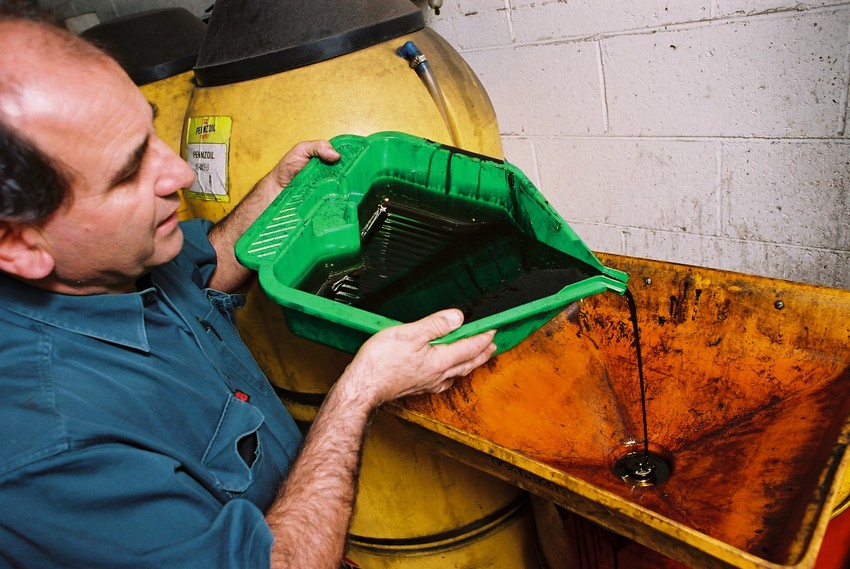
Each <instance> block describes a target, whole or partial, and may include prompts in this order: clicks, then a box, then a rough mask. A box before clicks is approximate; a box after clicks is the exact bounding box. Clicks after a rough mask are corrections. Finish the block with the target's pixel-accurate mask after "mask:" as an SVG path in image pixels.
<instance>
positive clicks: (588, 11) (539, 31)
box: [511, 0, 711, 43]
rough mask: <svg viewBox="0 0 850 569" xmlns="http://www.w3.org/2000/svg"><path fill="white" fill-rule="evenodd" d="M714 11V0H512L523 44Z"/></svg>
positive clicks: (700, 17)
mask: <svg viewBox="0 0 850 569" xmlns="http://www.w3.org/2000/svg"><path fill="white" fill-rule="evenodd" d="M710 13H711V2H710V0H690V1H688V2H658V1H657V0H609V1H606V2H599V1H598V0H582V1H570V2H563V1H560V2H559V1H545V0H544V1H543V2H541V1H540V0H511V23H512V25H513V30H514V35H515V37H516V41H517V42H519V43H529V42H537V41H546V40H553V39H559V38H569V37H586V36H593V35H596V34H602V33H610V32H619V31H624V30H639V29H644V28H650V27H656V26H662V25H665V24H670V23H674V22H692V21H697V20H703V19H706V18H708V17H709V15H710Z"/></svg>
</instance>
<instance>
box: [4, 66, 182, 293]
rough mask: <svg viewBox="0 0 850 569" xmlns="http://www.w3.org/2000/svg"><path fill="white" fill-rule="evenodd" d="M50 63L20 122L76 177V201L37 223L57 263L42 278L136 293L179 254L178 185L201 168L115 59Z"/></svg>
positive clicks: (62, 285)
mask: <svg viewBox="0 0 850 569" xmlns="http://www.w3.org/2000/svg"><path fill="white" fill-rule="evenodd" d="M57 68H58V69H57ZM50 69H51V73H52V74H53V76H52V77H49V78H47V79H44V80H41V79H39V80H34V81H33V82H32V83H33V84H34V86H33V87H32V89H29V86H28V88H27V92H25V93H24V96H23V97H20V98H19V105H20V109H19V110H20V114H19V117H18V119H19V120H16V121H15V124H16V127H17V128H18V129H19V130H20V132H23V133H26V135H27V136H28V137H29V138H30V140H32V141H33V142H34V143H35V144H36V145H37V146H38V147H39V148H40V149H41V150H42V151H43V152H45V153H46V154H47V155H48V156H50V157H51V158H52V159H53V160H55V161H57V162H59V163H60V164H62V165H64V167H65V170H66V171H67V172H68V173H70V175H71V176H70V179H71V192H70V196H69V199H66V201H65V203H63V204H62V206H60V208H59V209H58V210H57V211H56V212H55V213H54V214H53V215H51V216H50V217H49V218H48V219H47V220H45V221H44V222H42V223H41V224H40V225H39V230H40V233H41V237H42V239H43V243H44V246H45V248H46V250H47V251H48V252H49V253H50V255H52V257H53V259H54V261H55V268H54V271H53V273H52V274H51V275H49V276H48V277H47V278H46V279H44V280H43V281H41V282H39V283H37V284H38V286H42V287H44V288H48V289H51V290H54V291H56V292H63V293H67V294H96V293H104V292H126V291H129V290H133V289H134V287H135V281H136V280H137V279H138V278H139V277H140V276H142V275H143V274H145V273H146V272H148V271H149V270H150V269H152V268H153V267H156V266H158V265H161V264H163V263H166V262H168V261H169V260H171V259H173V258H174V257H175V256H176V255H177V253H179V251H180V248H181V247H182V244H183V235H182V233H181V232H180V229H179V228H178V226H177V215H176V211H177V208H178V206H179V201H180V200H179V196H178V194H177V192H178V190H179V189H180V188H183V187H188V186H190V185H191V184H192V181H193V180H194V171H193V170H192V169H191V168H190V167H189V166H188V165H187V164H186V163H185V162H184V161H183V160H181V159H180V157H178V156H177V155H176V154H174V153H173V152H172V151H171V150H170V149H169V148H168V147H167V146H166V144H165V143H164V142H163V141H162V140H160V139H159V138H158V137H157V136H156V134H155V133H154V130H153V123H152V120H153V111H152V109H151V107H150V105H149V104H148V102H147V101H146V100H145V98H144V96H143V95H142V94H141V92H140V91H139V90H138V88H136V86H135V85H134V84H133V83H132V81H130V79H129V78H128V77H127V76H126V75H125V74H124V73H123V72H122V71H121V70H120V68H119V67H118V66H117V65H116V64H114V63H113V62H111V61H106V60H104V61H95V62H88V63H87V65H86V66H85V67H83V66H80V65H79V64H77V65H72V66H65V67H63V65H62V64H61V63H54V64H51V66H50Z"/></svg>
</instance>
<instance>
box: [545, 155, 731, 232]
mask: <svg viewBox="0 0 850 569" xmlns="http://www.w3.org/2000/svg"><path fill="white" fill-rule="evenodd" d="M535 146H536V149H537V161H538V165H539V166H538V167H539V169H540V179H541V187H540V189H541V191H542V192H543V194H544V195H545V196H546V197H547V198H548V199H549V201H550V202H551V203H552V204H553V206H554V207H555V208H556V209H557V210H558V211H559V212H560V213H561V214H562V215H563V216H564V218H566V219H567V220H568V221H572V220H576V221H584V222H589V223H608V224H611V225H617V226H622V227H629V228H632V227H642V228H647V229H662V230H680V231H687V232H690V233H696V234H705V235H714V234H715V233H716V230H717V226H718V191H717V178H718V172H717V160H716V156H717V153H718V143H716V142H712V141H676V140H641V139H632V140H627V139H604V138H577V139H567V140H563V139H557V140H540V141H537V142H536V144H535Z"/></svg>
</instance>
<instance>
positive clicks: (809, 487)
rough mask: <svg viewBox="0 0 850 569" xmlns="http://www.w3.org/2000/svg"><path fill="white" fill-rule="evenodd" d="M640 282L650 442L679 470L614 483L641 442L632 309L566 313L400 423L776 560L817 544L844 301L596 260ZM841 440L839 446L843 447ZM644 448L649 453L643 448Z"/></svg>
mask: <svg viewBox="0 0 850 569" xmlns="http://www.w3.org/2000/svg"><path fill="white" fill-rule="evenodd" d="M600 257H601V258H602V261H603V263H605V264H606V265H608V266H611V267H614V268H616V269H620V270H623V271H626V272H627V273H629V274H630V281H629V284H630V289H631V290H632V292H633V294H634V297H635V300H636V303H637V310H638V321H639V325H640V333H641V342H642V346H643V361H644V371H645V376H646V391H647V414H648V430H649V440H650V447H651V448H652V449H654V450H657V451H658V452H660V453H663V454H665V455H667V456H669V457H670V458H671V460H672V467H673V473H672V476H671V477H670V479H669V480H667V481H665V482H663V483H661V484H659V485H657V486H654V487H645V488H642V487H633V486H631V485H627V484H625V483H623V482H622V481H620V480H619V479H617V478H615V477H614V476H613V475H612V474H611V472H610V470H609V469H610V466H611V463H612V461H613V460H615V459H616V458H617V457H619V456H620V455H621V454H622V453H623V452H624V451H625V449H627V448H629V447H630V445H636V444H638V443H641V442H642V439H643V426H642V421H641V406H640V394H639V388H638V385H639V383H638V374H637V368H636V360H635V351H634V345H633V344H634V339H635V338H634V335H633V332H632V327H631V324H630V322H629V315H628V308H627V304H626V300H625V299H624V298H621V297H619V296H617V295H614V294H610V293H606V294H601V295H596V296H593V297H591V298H588V299H586V300H585V301H583V302H581V303H580V304H579V305H577V306H575V307H573V308H572V309H568V310H567V311H565V312H564V313H562V314H561V315H560V316H558V317H557V318H556V319H554V320H553V321H552V322H551V323H549V324H548V325H546V326H545V327H544V328H542V329H541V330H539V331H538V332H537V333H535V334H533V335H532V336H530V337H529V338H528V339H527V340H526V341H525V342H523V343H522V344H520V345H519V346H517V347H516V348H514V349H513V350H511V351H509V352H507V353H505V354H502V355H500V356H499V357H497V358H496V359H494V360H493V361H491V362H490V363H489V364H487V366H486V367H484V368H482V369H480V370H477V371H476V372H474V373H473V374H471V375H470V376H469V377H467V378H465V379H463V380H460V381H458V382H457V384H456V387H455V388H454V389H452V390H449V391H448V392H446V393H443V394H440V395H435V396H424V397H418V398H412V399H409V400H407V401H406V402H404V403H403V404H402V405H400V406H398V411H397V412H398V413H399V414H401V415H402V416H408V417H420V418H425V419H424V420H420V421H418V422H420V423H421V424H432V425H440V426H441V428H442V427H446V428H447V429H448V430H450V431H451V432H452V433H455V435H453V436H456V437H457V438H458V439H460V440H461V441H462V440H463V438H464V437H465V436H470V437H473V438H475V439H476V440H483V441H487V442H489V443H492V444H493V445H494V446H497V447H499V448H504V449H508V450H509V451H510V452H511V453H512V454H511V456H513V457H519V458H518V459H517V458H515V459H512V460H515V461H518V462H519V463H520V466H522V464H521V462H522V459H523V458H527V459H529V460H530V461H534V462H535V463H542V464H543V465H545V466H547V467H549V468H550V469H552V471H554V472H562V473H565V474H567V475H569V476H571V477H575V478H577V479H579V480H582V481H585V482H587V483H589V484H591V485H592V486H594V487H597V488H599V489H602V490H604V491H607V492H610V493H612V494H613V495H615V496H617V497H619V498H621V499H622V500H625V501H628V502H631V503H635V504H638V505H639V506H641V507H643V508H646V509H648V510H650V511H651V512H654V513H656V514H658V515H659V516H662V517H663V518H667V519H669V520H673V521H674V522H676V523H678V524H681V525H682V526H685V527H686V528H691V529H693V530H694V531H695V532H698V533H700V534H704V535H706V536H708V537H709V538H712V539H713V540H719V541H720V542H722V543H724V544H729V545H731V546H732V547H733V548H736V549H738V550H740V551H742V552H745V553H747V554H750V555H752V556H755V557H756V558H758V559H763V560H765V561H766V563H767V565H770V564H778V565H782V566H785V565H794V564H796V563H798V562H799V561H800V560H801V559H803V557H804V556H805V557H806V559H813V558H814V555H813V554H811V552H809V549H810V546H811V545H812V544H813V543H814V544H815V545H817V544H819V540H820V537H821V535H822V533H823V527H825V525H826V523H825V519H827V518H828V511H827V514H826V517H825V514H824V513H823V511H824V510H827V509H828V508H831V507H832V506H831V505H832V502H833V501H834V497H833V496H831V495H829V490H830V489H831V488H833V486H837V484H838V481H837V480H835V471H836V469H837V468H838V459H839V458H840V456H839V455H843V453H844V451H845V449H846V440H844V439H845V438H846V427H847V416H848V411H850V291H844V290H835V289H828V288H822V287H815V286H808V285H802V284H797V283H789V282H784V281H777V280H773V279H765V278H759V277H751V276H746V275H740V274H735V273H728V272H723V271H714V270H709V269H702V268H696V267H687V266H681V265H672V264H669V263H658V262H652V261H647V260H642V259H634V258H628V257H617V256H604V255H600ZM837 442H838V444H836V443H837ZM637 448H641V447H637Z"/></svg>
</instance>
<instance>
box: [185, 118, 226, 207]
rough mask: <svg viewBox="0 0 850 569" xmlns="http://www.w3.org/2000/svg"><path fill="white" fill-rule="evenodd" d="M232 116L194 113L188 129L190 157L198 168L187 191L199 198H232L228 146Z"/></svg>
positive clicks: (207, 199)
mask: <svg viewBox="0 0 850 569" xmlns="http://www.w3.org/2000/svg"><path fill="white" fill-rule="evenodd" d="M232 125H233V120H232V119H231V118H230V117H192V118H190V119H189V128H188V130H187V132H186V161H187V162H188V163H189V165H190V166H191V167H192V168H193V169H194V170H195V182H194V183H193V184H192V187H191V188H189V190H188V191H187V192H186V194H187V195H188V196H189V197H190V198H193V199H196V200H204V201H216V202H229V201H230V194H229V193H228V191H227V150H228V147H229V146H230V129H231V126H232Z"/></svg>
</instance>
